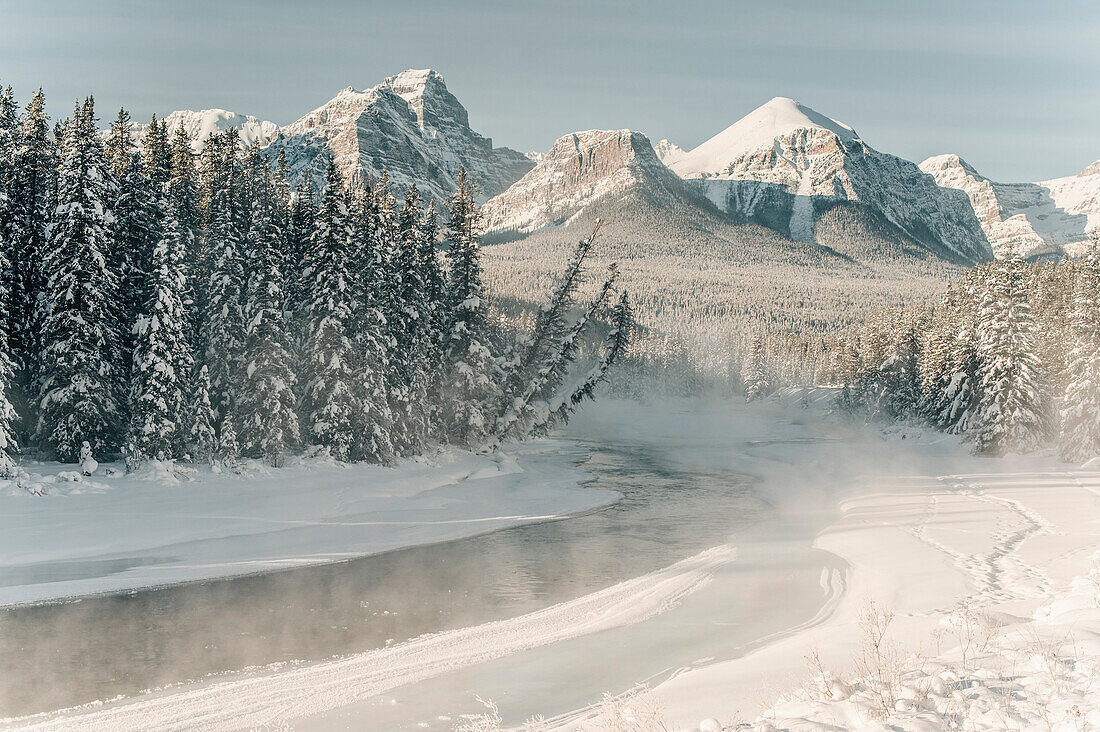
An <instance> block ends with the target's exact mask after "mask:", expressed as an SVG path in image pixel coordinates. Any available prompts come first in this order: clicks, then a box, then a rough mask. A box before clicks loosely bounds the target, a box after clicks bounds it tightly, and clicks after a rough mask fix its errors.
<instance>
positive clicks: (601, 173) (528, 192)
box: [483, 130, 691, 232]
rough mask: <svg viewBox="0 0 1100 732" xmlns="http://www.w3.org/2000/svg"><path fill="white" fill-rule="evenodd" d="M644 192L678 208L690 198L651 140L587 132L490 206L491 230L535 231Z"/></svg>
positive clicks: (562, 143)
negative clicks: (623, 195) (606, 201)
mask: <svg viewBox="0 0 1100 732" xmlns="http://www.w3.org/2000/svg"><path fill="white" fill-rule="evenodd" d="M632 189H634V190H637V191H640V192H642V193H643V194H644V195H646V196H647V197H648V198H650V199H651V200H653V201H655V202H656V201H659V202H663V203H668V204H673V203H675V202H677V201H684V202H685V204H686V205H691V204H690V202H687V201H686V200H685V197H686V198H690V197H691V192H690V191H689V190H688V189H687V188H686V186H685V185H684V183H683V181H681V180H680V179H679V178H678V177H677V176H676V175H674V174H673V173H672V172H671V171H670V170H669V169H668V168H666V167H665V166H664V164H663V163H661V161H660V160H659V159H658V158H657V155H656V153H655V152H654V151H653V146H652V145H651V144H650V142H649V139H648V138H647V137H646V136H645V135H643V134H642V133H640V132H632V131H630V130H587V131H585V132H574V133H573V134H570V135H566V136H565V137H562V138H560V139H558V141H557V142H555V143H554V146H553V147H551V148H550V151H549V152H547V153H546V154H545V155H544V156H543V158H542V160H541V161H540V162H539V164H538V165H537V166H535V168H534V169H533V170H531V171H530V172H529V173H527V175H525V176H523V178H521V179H520V180H519V181H517V182H516V183H515V184H513V185H512V186H511V187H510V188H509V189H508V190H507V191H505V192H504V193H502V194H500V195H499V196H496V197H495V198H492V199H490V200H489V201H488V202H486V204H485V207H484V209H483V213H484V216H485V224H486V228H487V230H489V231H502V230H508V231H516V232H531V231H535V230H536V229H541V228H544V227H547V226H555V225H558V224H562V223H565V222H566V221H568V219H569V218H570V217H571V216H574V215H576V214H577V213H579V212H580V211H582V210H583V209H585V208H586V207H587V206H589V205H590V204H592V203H593V202H595V201H598V200H600V199H603V198H606V197H608V196H615V195H618V194H621V193H624V192H626V191H628V190H632Z"/></svg>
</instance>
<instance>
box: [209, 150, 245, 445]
mask: <svg viewBox="0 0 1100 732" xmlns="http://www.w3.org/2000/svg"><path fill="white" fill-rule="evenodd" d="M237 167H238V161H237V148H236V137H235V136H231V135H226V134H218V135H213V136H211V137H210V138H209V139H208V140H207V142H206V145H205V146H204V148H203V153H202V176H203V188H204V189H205V199H206V206H205V208H206V220H207V225H206V227H205V230H204V237H203V238H204V242H203V254H204V257H203V261H202V270H203V275H204V276H203V278H202V280H201V281H199V283H198V284H199V285H200V287H199V288H198V290H199V293H200V297H199V298H198V301H199V302H200V303H201V305H202V309H203V317H202V326H201V331H200V333H201V336H200V346H201V347H202V349H203V350H202V353H203V354H204V356H203V358H202V360H201V361H202V363H204V364H205V365H206V366H207V368H208V370H209V376H210V401H211V403H212V404H213V406H214V413H215V415H216V416H217V419H216V429H217V432H218V444H219V452H222V453H224V452H225V451H226V450H233V449H235V448H234V445H235V444H236V437H235V433H236V429H235V428H233V427H232V426H231V425H230V429H231V430H232V432H233V433H234V434H232V435H225V434H223V430H224V429H225V427H226V423H227V422H229V421H231V419H232V415H233V411H234V408H235V404H236V398H237V394H238V390H239V387H240V379H241V358H242V350H243V348H244V338H245V319H244V310H243V308H242V303H243V300H244V292H245V270H244V253H243V246H244V241H243V234H242V232H241V231H240V230H239V229H238V228H237V220H238V219H237V217H235V216H234V211H233V209H234V208H235V206H236V205H237V204H236V202H235V199H236V198H237V197H238V191H237V189H236V185H237V181H238V178H239V173H238V171H237ZM230 438H232V439H230ZM223 456H226V457H231V456H230V455H224V454H223Z"/></svg>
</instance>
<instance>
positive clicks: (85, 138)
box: [37, 97, 121, 462]
mask: <svg viewBox="0 0 1100 732" xmlns="http://www.w3.org/2000/svg"><path fill="white" fill-rule="evenodd" d="M69 134H70V139H69V140H67V143H66V148H67V149H68V150H69V154H68V155H67V156H66V158H65V160H64V162H63V163H62V165H61V171H60V176H59V181H58V193H57V208H56V210H55V212H54V216H53V221H52V223H51V226H50V234H51V236H50V240H49V243H48V251H47V254H46V259H45V267H44V269H45V271H46V272H47V273H49V280H48V283H47V287H46V293H47V294H46V297H45V302H44V308H43V317H42V339H43V344H44V347H43V350H42V374H43V384H42V391H41V395H42V396H41V400H40V408H41V415H40V417H39V420H38V429H37V434H38V439H39V445H40V447H44V448H46V449H47V450H48V451H49V452H50V453H52V454H53V455H54V456H55V457H57V459H59V460H61V461H63V462H72V461H74V460H76V459H77V457H78V456H79V452H80V447H81V443H82V442H84V441H87V442H88V443H89V444H90V445H91V448H92V450H93V451H94V452H96V453H102V452H105V451H108V452H109V451H112V450H114V449H116V448H117V446H118V438H119V428H120V413H121V404H120V399H119V394H118V384H119V382H120V379H119V376H118V368H119V349H118V342H119V334H118V331H117V321H116V318H115V313H114V309H113V303H114V302H115V300H116V298H117V296H118V282H117V279H116V278H115V274H114V272H112V271H111V270H110V269H109V268H108V266H107V257H106V252H107V251H108V249H109V247H110V226H111V218H110V213H109V211H108V207H107V203H108V201H110V200H111V199H112V198H113V196H114V193H115V190H114V189H115V186H114V181H113V179H112V178H111V176H110V173H109V171H108V169H107V162H106V160H105V158H104V155H103V145H102V143H101V142H100V138H99V131H98V130H97V129H96V123H95V116H94V109H93V102H92V99H91V97H89V98H88V99H87V100H86V101H85V102H84V104H83V106H80V107H78V108H77V110H76V112H75V114H74V117H73V122H72V124H71V126H70V129H69Z"/></svg>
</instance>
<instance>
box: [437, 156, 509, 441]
mask: <svg viewBox="0 0 1100 732" xmlns="http://www.w3.org/2000/svg"><path fill="white" fill-rule="evenodd" d="M458 183H459V186H458V190H457V191H455V193H454V194H453V195H452V196H451V198H450V200H449V203H448V208H449V211H450V219H449V221H448V222H447V241H448V243H449V249H448V250H447V259H448V260H449V261H450V268H449V277H448V282H447V301H448V302H447V306H448V321H447V329H446V331H447V336H446V341H445V344H444V346H445V349H446V351H445V354H446V355H445V359H444V369H445V373H446V378H445V381H444V386H443V391H444V394H445V397H444V407H443V411H444V414H443V419H444V421H445V423H446V427H445V429H446V437H447V439H448V441H450V442H452V443H455V444H459V445H463V446H466V447H470V448H474V447H478V446H480V445H482V444H484V443H485V441H486V438H487V436H488V433H489V430H490V428H491V425H490V420H491V414H492V411H493V410H494V409H495V407H494V405H495V403H496V400H497V397H498V396H499V393H498V391H499V390H498V387H497V384H498V383H499V379H498V373H497V368H496V364H495V362H494V359H493V355H492V353H491V352H490V350H489V327H488V322H487V312H488V303H487V302H486V298H485V292H484V287H483V285H482V281H481V252H480V246H481V242H480V236H481V223H480V212H479V211H478V208H477V203H476V201H475V200H474V191H473V187H472V186H471V185H470V184H469V182H468V181H467V179H466V171H465V170H462V171H460V172H459V177H458ZM487 410H489V411H488V412H487Z"/></svg>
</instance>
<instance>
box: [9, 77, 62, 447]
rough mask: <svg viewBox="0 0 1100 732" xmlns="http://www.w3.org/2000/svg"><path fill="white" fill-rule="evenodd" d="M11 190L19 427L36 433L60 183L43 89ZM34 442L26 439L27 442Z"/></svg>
mask: <svg viewBox="0 0 1100 732" xmlns="http://www.w3.org/2000/svg"><path fill="white" fill-rule="evenodd" d="M13 167H14V170H13V175H12V179H11V183H10V188H9V206H10V208H9V226H10V237H11V240H10V244H9V247H10V251H11V255H10V257H9V262H8V264H9V266H10V267H11V275H10V277H9V281H10V283H11V285H10V298H11V301H10V302H11V304H10V306H9V317H10V319H11V320H10V327H9V329H8V338H9V341H10V342H11V350H10V352H11V354H12V359H13V361H14V364H15V369H16V371H15V375H14V377H13V384H12V391H13V396H15V397H16V398H15V400H14V401H15V404H14V406H15V407H16V409H17V411H19V412H20V415H21V419H20V424H21V425H22V427H23V429H24V430H25V431H32V430H33V429H34V426H35V424H36V423H37V420H38V414H37V394H38V391H39V389H40V375H41V368H40V365H39V357H40V354H41V351H42V346H43V343H42V340H41V334H42V319H41V315H42V312H43V306H44V298H45V296H46V270H45V269H44V266H43V259H44V258H45V256H46V251H47V242H48V239H49V237H48V234H47V232H48V227H49V222H50V218H51V215H52V213H51V211H50V206H51V203H52V200H53V197H54V189H55V186H56V178H57V154H56V149H55V146H54V141H53V139H51V137H50V126H49V117H47V115H46V97H45V95H44V94H43V93H42V89H41V88H40V89H38V91H36V92H35V93H34V96H33V97H32V98H31V101H30V103H29V104H28V105H27V108H26V110H25V112H24V114H23V118H22V123H21V126H20V130H19V142H18V146H17V148H16V151H15V159H14V166H13ZM28 438H29V435H28V434H24V435H23V438H22V439H24V440H27V439H28Z"/></svg>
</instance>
